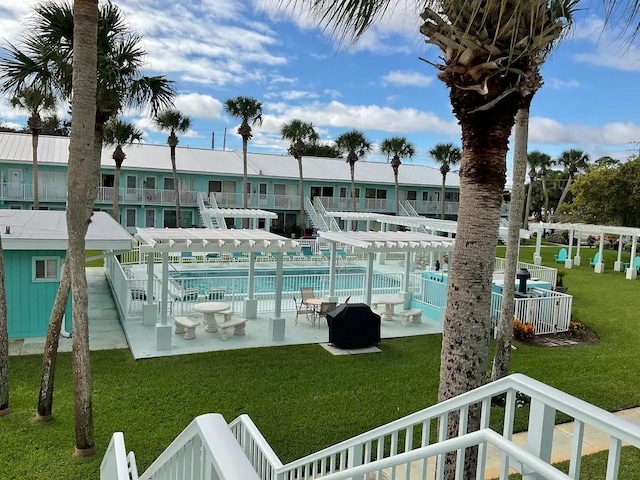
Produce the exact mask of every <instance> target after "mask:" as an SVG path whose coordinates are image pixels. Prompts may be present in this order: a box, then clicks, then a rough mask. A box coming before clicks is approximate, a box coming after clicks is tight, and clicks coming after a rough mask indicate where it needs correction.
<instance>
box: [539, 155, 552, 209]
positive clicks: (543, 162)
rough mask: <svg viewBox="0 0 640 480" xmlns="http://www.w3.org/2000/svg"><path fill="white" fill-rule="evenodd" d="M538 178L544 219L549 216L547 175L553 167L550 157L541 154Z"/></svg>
mask: <svg viewBox="0 0 640 480" xmlns="http://www.w3.org/2000/svg"><path fill="white" fill-rule="evenodd" d="M539 165H540V166H539V170H538V176H539V177H540V183H541V184H542V195H543V196H544V215H545V216H544V217H543V218H544V219H546V217H548V215H549V190H548V189H547V175H548V173H549V169H550V168H551V167H552V166H553V160H552V159H551V156H550V155H546V154H543V156H542V157H540V159H539Z"/></svg>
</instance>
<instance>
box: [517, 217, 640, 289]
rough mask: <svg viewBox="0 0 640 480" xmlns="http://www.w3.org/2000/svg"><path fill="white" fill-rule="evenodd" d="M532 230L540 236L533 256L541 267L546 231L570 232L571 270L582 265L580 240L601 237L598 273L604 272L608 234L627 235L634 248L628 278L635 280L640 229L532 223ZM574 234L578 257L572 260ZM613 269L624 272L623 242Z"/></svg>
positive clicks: (595, 268)
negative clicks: (587, 237) (604, 256)
mask: <svg viewBox="0 0 640 480" xmlns="http://www.w3.org/2000/svg"><path fill="white" fill-rule="evenodd" d="M529 229H530V230H537V231H538V235H537V237H536V251H535V253H534V255H533V261H534V263H535V264H536V265H540V264H541V263H542V256H541V255H540V248H541V246H542V236H543V232H544V231H545V230H568V231H569V246H568V250H569V251H568V254H567V260H566V261H565V265H564V266H565V267H566V268H571V267H572V266H573V265H580V262H581V260H582V259H581V257H580V240H581V239H582V236H583V235H585V234H586V235H599V236H600V242H599V250H598V252H599V253H600V254H599V258H600V261H599V262H598V263H596V265H595V267H594V271H595V272H596V273H602V272H604V261H603V255H604V236H605V234H606V233H612V234H616V235H621V236H622V235H627V236H630V237H631V238H632V246H631V260H630V264H629V268H627V270H626V277H627V279H629V280H634V279H635V278H636V277H637V275H638V272H637V270H636V269H634V268H633V262H634V259H635V257H636V248H637V246H638V237H640V228H632V227H617V226H612V225H594V224H590V223H531V224H529ZM574 234H577V239H578V242H577V246H576V255H575V257H574V258H571V252H572V247H573V237H574ZM613 269H614V270H615V271H616V272H622V271H623V270H624V263H623V262H622V242H621V241H620V242H619V243H618V258H617V260H616V261H615V263H614V264H613Z"/></svg>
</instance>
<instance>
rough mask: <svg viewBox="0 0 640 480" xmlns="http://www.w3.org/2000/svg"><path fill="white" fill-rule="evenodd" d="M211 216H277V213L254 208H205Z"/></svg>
mask: <svg viewBox="0 0 640 480" xmlns="http://www.w3.org/2000/svg"><path fill="white" fill-rule="evenodd" d="M205 211H206V213H208V214H209V215H211V216H212V217H227V218H278V214H277V213H273V212H270V211H268V210H259V209H256V208H205Z"/></svg>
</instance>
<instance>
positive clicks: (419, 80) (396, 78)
mask: <svg viewBox="0 0 640 480" xmlns="http://www.w3.org/2000/svg"><path fill="white" fill-rule="evenodd" d="M382 81H383V82H385V83H390V84H392V85H398V86H401V87H404V86H410V87H428V86H429V85H431V83H432V82H433V77H430V76H428V75H424V74H422V73H419V72H407V71H402V70H393V71H391V72H389V73H387V74H386V75H385V76H383V77H382Z"/></svg>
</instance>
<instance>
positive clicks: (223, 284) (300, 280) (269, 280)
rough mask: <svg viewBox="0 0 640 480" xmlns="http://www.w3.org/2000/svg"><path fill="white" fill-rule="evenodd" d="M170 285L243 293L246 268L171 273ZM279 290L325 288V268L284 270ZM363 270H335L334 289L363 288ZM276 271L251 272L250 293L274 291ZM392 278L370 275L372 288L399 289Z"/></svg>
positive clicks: (327, 274) (395, 279)
mask: <svg viewBox="0 0 640 480" xmlns="http://www.w3.org/2000/svg"><path fill="white" fill-rule="evenodd" d="M170 275H171V277H172V279H173V282H175V283H177V284H179V285H180V286H182V288H184V289H187V288H197V289H198V291H199V292H200V294H207V293H209V291H210V290H212V289H223V290H224V291H225V292H226V294H231V293H235V294H244V293H247V290H248V277H247V275H248V269H226V268H225V269H219V270H197V271H194V270H189V271H182V272H171V274H170ZM282 275H283V276H282V291H283V292H299V291H300V288H302V287H312V288H314V289H315V290H328V289H329V267H314V268H284V269H283V274H282ZM365 277H366V269H365V268H363V267H339V268H338V269H337V273H336V290H357V289H362V288H364V285H365ZM275 284H276V270H275V269H274V268H272V269H269V268H265V269H263V268H260V269H255V270H254V292H256V293H270V292H274V291H275ZM399 285H400V280H399V279H398V278H397V277H395V276H388V275H374V282H373V287H374V288H385V287H393V286H399Z"/></svg>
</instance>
